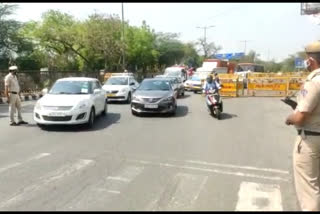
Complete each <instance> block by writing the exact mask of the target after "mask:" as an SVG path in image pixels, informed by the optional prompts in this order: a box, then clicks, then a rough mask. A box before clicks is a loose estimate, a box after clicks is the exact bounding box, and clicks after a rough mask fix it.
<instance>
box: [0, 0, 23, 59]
mask: <svg viewBox="0 0 320 214" xmlns="http://www.w3.org/2000/svg"><path fill="white" fill-rule="evenodd" d="M16 8H17V6H16V5H8V4H3V3H0V57H1V58H2V59H8V61H10V62H9V63H13V60H14V58H15V53H16V51H17V48H18V45H19V38H18V37H17V31H18V30H19V28H20V26H21V24H20V22H18V21H15V20H12V19H7V17H8V16H10V15H11V14H13V12H14V10H15V9H16ZM9 63H8V64H9Z"/></svg>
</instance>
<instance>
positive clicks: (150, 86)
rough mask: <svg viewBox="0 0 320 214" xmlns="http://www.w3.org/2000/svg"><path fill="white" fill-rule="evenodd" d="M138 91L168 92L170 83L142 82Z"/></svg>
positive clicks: (162, 81)
mask: <svg viewBox="0 0 320 214" xmlns="http://www.w3.org/2000/svg"><path fill="white" fill-rule="evenodd" d="M137 90H140V91H169V90H170V83H169V81H167V80H151V81H150V80H149V81H143V82H142V83H141V85H140V87H139V88H138V89H137Z"/></svg>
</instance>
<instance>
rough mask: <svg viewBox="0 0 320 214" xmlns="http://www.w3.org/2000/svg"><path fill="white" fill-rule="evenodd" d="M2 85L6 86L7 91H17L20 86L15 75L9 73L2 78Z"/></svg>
mask: <svg viewBox="0 0 320 214" xmlns="http://www.w3.org/2000/svg"><path fill="white" fill-rule="evenodd" d="M4 85H5V86H8V89H9V92H10V91H14V92H17V93H19V92H20V86H19V82H18V79H17V76H15V75H13V74H11V73H9V74H8V75H7V76H6V77H5V78H4Z"/></svg>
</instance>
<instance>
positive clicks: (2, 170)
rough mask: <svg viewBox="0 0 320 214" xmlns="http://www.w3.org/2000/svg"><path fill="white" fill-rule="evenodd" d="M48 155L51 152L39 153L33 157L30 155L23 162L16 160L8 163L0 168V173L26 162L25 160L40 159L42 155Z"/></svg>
mask: <svg viewBox="0 0 320 214" xmlns="http://www.w3.org/2000/svg"><path fill="white" fill-rule="evenodd" d="M49 155H51V154H50V153H41V154H39V155H36V156H34V157H31V158H29V159H27V160H26V161H25V162H17V163H13V164H10V165H8V166H5V167H2V168H0V173H2V172H4V171H7V170H8V169H12V168H15V167H18V166H20V165H22V164H24V163H27V162H30V161H33V160H39V159H41V158H43V157H47V156H49Z"/></svg>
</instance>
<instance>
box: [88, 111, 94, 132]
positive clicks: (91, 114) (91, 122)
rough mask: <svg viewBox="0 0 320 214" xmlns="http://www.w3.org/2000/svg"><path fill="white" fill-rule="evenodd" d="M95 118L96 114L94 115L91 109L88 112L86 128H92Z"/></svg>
mask: <svg viewBox="0 0 320 214" xmlns="http://www.w3.org/2000/svg"><path fill="white" fill-rule="evenodd" d="M95 117H96V114H95V111H94V108H92V109H91V111H90V116H89V120H88V123H87V127H88V128H92V127H93V124H94V121H95Z"/></svg>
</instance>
